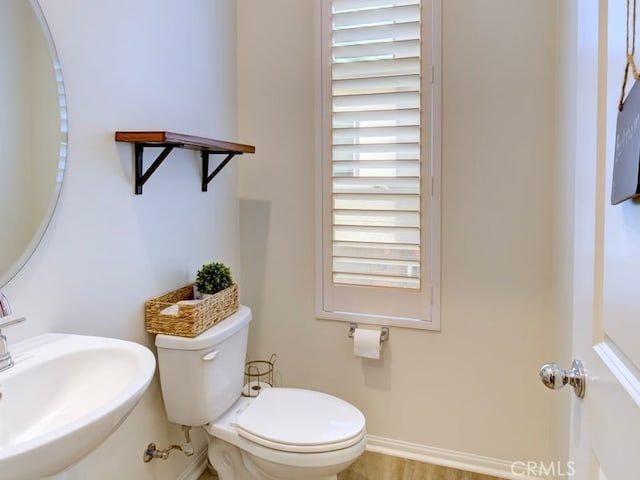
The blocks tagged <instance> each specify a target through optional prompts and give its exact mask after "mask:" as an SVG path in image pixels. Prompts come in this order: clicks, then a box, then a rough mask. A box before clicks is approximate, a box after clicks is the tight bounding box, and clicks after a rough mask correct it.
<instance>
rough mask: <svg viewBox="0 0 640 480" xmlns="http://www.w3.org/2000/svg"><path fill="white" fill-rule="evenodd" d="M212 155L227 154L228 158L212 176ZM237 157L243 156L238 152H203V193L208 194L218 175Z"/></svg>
mask: <svg viewBox="0 0 640 480" xmlns="http://www.w3.org/2000/svg"><path fill="white" fill-rule="evenodd" d="M211 154H223V155H224V154H226V155H227V156H226V158H225V159H224V160H223V161H222V162H220V165H218V166H217V167H216V168H215V169H214V170H213V172H211V174H209V155H211ZM236 155H242V153H237V152H210V151H209V150H202V191H203V192H206V191H207V187H208V185H209V182H211V180H213V179H214V177H215V176H216V175H218V173H220V171H221V170H222V169H223V168H224V167H225V166H226V165H227V163H229V162H230V161H231V159H232V158H233V157H235V156H236Z"/></svg>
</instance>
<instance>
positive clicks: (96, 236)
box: [3, 0, 249, 480]
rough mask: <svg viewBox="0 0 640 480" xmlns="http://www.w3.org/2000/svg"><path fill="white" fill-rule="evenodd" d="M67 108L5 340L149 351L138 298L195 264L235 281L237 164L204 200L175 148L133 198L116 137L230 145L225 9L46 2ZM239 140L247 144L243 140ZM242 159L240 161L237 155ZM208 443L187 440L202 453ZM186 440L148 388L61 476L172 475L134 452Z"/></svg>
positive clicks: (183, 279) (12, 291)
mask: <svg viewBox="0 0 640 480" xmlns="http://www.w3.org/2000/svg"><path fill="white" fill-rule="evenodd" d="M41 5H42V8H43V11H44V14H45V17H46V19H47V21H48V22H49V25H50V27H51V31H52V35H53V37H54V39H55V41H56V45H57V49H58V53H59V56H60V60H61V64H62V69H63V74H64V80H65V86H66V91H67V100H68V114H69V155H68V170H67V173H66V179H65V183H64V186H63V191H62V198H61V202H60V204H59V207H58V209H57V211H56V213H55V216H54V219H53V223H52V225H51V227H50V229H49V231H48V232H47V234H46V236H45V238H44V241H43V243H42V244H41V245H40V247H39V249H38V250H37V252H36V254H35V255H34V256H33V257H32V259H31V260H30V262H29V263H28V265H27V266H26V267H25V268H24V269H23V270H22V271H21V272H20V273H19V274H18V276H16V277H15V278H14V279H13V280H12V281H11V282H10V283H9V284H8V285H7V286H6V287H4V288H3V290H4V291H5V293H6V294H7V296H8V297H9V299H10V301H11V303H12V306H13V309H14V311H15V312H16V313H25V314H26V315H27V318H28V321H27V322H26V323H24V324H21V325H17V326H14V327H10V328H8V329H6V330H5V332H4V333H5V334H7V335H8V337H9V341H10V343H11V342H15V341H17V340H19V339H22V338H25V337H28V336H31V335H34V334H38V333H41V332H47V331H62V332H72V333H82V334H95V335H104V336H109V337H118V338H124V339H128V340H133V341H137V342H140V343H143V344H145V345H148V346H150V347H151V346H152V345H153V337H152V336H151V335H149V334H147V333H146V332H145V329H144V302H145V300H147V299H149V298H151V297H153V296H156V295H158V294H160V293H163V292H165V291H167V290H171V289H173V288H176V287H178V286H181V285H183V284H185V283H187V282H188V280H189V279H190V276H191V275H192V274H193V273H194V271H195V269H197V268H198V267H199V266H200V265H201V264H202V263H204V262H208V261H212V260H221V261H224V262H226V263H228V264H229V265H230V266H231V267H232V269H233V270H234V271H235V272H237V273H238V276H239V270H240V261H239V248H238V245H239V242H238V234H239V223H238V211H239V206H238V200H237V192H236V168H237V167H236V166H235V162H236V161H235V160H234V162H233V163H234V165H233V166H229V167H227V168H226V169H225V170H224V171H223V172H222V173H221V174H220V175H219V176H218V177H217V178H216V179H215V181H214V183H212V184H211V185H210V188H209V190H210V191H209V192H208V193H202V192H200V167H199V157H198V155H197V154H196V153H194V152H192V151H183V150H180V151H176V152H174V153H172V155H171V156H170V157H169V158H168V159H167V160H166V161H165V163H164V164H163V165H161V167H160V168H159V169H158V171H157V172H156V173H155V175H154V176H153V177H152V178H151V179H150V180H149V182H148V183H147V184H146V185H145V187H144V194H143V195H142V196H135V195H134V194H133V183H132V163H133V160H132V147H131V146H130V145H129V144H116V143H115V142H114V138H113V136H114V131H116V130H173V131H178V132H183V133H188V134H194V135H203V136H209V137H213V138H220V139H229V140H239V139H237V138H236V130H237V128H236V126H237V107H236V99H237V92H236V32H235V25H236V6H235V2H234V1H233V0H216V1H215V2H211V1H209V0H183V1H181V2H175V1H173V0H136V1H133V2H132V1H131V0H112V1H109V2H78V1H75V0H42V1H41ZM247 143H249V142H248V141H247ZM240 161H244V159H243V160H240ZM204 439H205V437H204V435H202V434H201V433H199V434H195V435H194V440H195V441H196V443H197V446H198V448H199V449H200V450H202V448H203V446H204ZM181 440H182V436H181V432H180V430H179V427H177V426H172V425H170V424H169V423H168V422H167V421H166V417H165V413H164V410H163V405H162V400H161V396H160V393H159V384H158V382H157V380H154V382H153V383H152V385H151V387H150V389H149V391H148V393H146V394H145V396H144V397H143V399H142V401H141V403H140V405H139V406H138V407H137V408H136V409H135V410H134V412H133V413H132V415H131V416H130V417H129V418H128V419H127V421H126V422H125V423H124V424H123V425H122V426H121V427H120V429H119V430H118V431H117V432H116V433H115V434H114V435H113V436H112V437H111V438H110V439H109V440H108V441H107V442H106V443H105V444H104V445H103V446H101V447H100V448H99V449H98V450H96V451H95V452H94V453H93V454H92V455H91V456H90V457H88V458H87V459H86V460H84V461H83V462H81V463H80V464H79V465H78V466H77V467H75V468H74V469H73V470H71V471H70V472H69V473H68V474H67V475H66V477H65V478H67V479H86V478H92V479H98V480H99V479H116V478H117V479H123V480H129V479H131V480H133V479H135V480H142V479H163V480H164V479H166V480H170V479H171V480H173V479H175V478H177V477H178V475H179V474H180V473H181V472H183V471H184V469H185V466H186V465H187V464H188V463H189V462H191V461H192V460H193V459H187V458H185V457H183V456H181V455H180V454H175V453H174V454H172V455H171V458H170V459H169V460H168V461H165V462H163V461H160V460H155V461H153V462H151V463H150V464H143V462H142V453H143V450H144V448H145V447H146V445H147V444H148V443H149V442H151V441H154V442H156V443H157V444H158V445H159V446H167V445H168V444H170V443H178V442H180V441H181Z"/></svg>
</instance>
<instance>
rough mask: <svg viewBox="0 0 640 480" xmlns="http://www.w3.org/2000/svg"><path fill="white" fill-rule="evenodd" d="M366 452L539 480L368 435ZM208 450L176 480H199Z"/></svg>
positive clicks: (496, 463)
mask: <svg viewBox="0 0 640 480" xmlns="http://www.w3.org/2000/svg"><path fill="white" fill-rule="evenodd" d="M367 451H369V452H375V453H381V454H383V455H390V456H392V457H399V458H406V459H408V460H416V461H418V462H425V463H431V464H433V465H440V466H443V467H449V468H455V469H458V470H465V471H467V472H473V473H481V474H483V475H491V476H494V477H498V478H503V479H507V480H542V479H541V478H540V477H532V476H530V475H526V474H520V473H517V472H516V474H514V473H513V471H512V470H511V466H512V462H511V461H508V460H501V459H498V458H492V457H484V456H481V455H474V454H472V453H464V452H458V451H455V450H447V449H444V448H438V447H429V446H427V445H421V444H418V443H411V442H404V441H402V440H393V439H390V438H384V437H378V436H375V435H367ZM207 460H208V459H207V449H206V448H205V449H204V450H202V451H201V452H200V453H199V454H198V455H196V457H195V458H194V459H193V461H192V462H191V463H190V464H189V465H188V466H187V468H186V469H185V470H184V471H183V472H182V474H181V475H180V476H179V477H178V478H177V479H176V480H198V478H199V477H200V475H202V474H203V473H204V471H205V470H206V469H207Z"/></svg>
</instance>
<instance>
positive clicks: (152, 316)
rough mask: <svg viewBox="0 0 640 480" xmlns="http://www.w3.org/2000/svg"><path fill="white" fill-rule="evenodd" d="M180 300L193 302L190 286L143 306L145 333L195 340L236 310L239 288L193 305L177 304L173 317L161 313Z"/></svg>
mask: <svg viewBox="0 0 640 480" xmlns="http://www.w3.org/2000/svg"><path fill="white" fill-rule="evenodd" d="M180 300H193V284H189V285H186V286H184V287H182V288H179V289H178V290H173V291H171V292H168V293H165V294H164V295H161V296H159V297H156V298H152V299H151V300H149V301H147V302H146V304H145V321H146V324H147V332H149V333H164V334H167V335H177V336H180V337H195V336H196V335H200V334H201V333H202V332H204V331H205V330H206V329H208V328H210V327H212V326H213V325H215V324H216V323H217V322H219V321H220V320H222V319H224V318H227V317H228V316H229V315H231V314H232V313H234V312H235V311H236V310H238V307H239V305H238V286H237V285H236V284H235V283H234V284H233V285H232V286H230V287H229V288H227V289H225V290H222V291H220V292H218V293H216V294H214V295H211V296H209V297H206V298H204V299H203V300H202V301H200V302H198V303H196V304H193V305H188V304H186V305H179V306H178V313H177V314H176V315H165V314H161V313H160V312H161V311H162V310H164V309H165V308H167V307H171V306H172V305H174V304H175V303H176V302H178V301H180Z"/></svg>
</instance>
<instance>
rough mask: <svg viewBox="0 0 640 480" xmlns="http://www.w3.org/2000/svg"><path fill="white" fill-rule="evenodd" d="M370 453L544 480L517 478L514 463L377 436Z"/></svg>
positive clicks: (370, 439) (511, 478)
mask: <svg viewBox="0 0 640 480" xmlns="http://www.w3.org/2000/svg"><path fill="white" fill-rule="evenodd" d="M367 450H368V451H370V452H375V453H382V454H384V455H391V456H393V457H400V458H406V459H409V460H417V461H419V462H425V463H431V464H433V465H440V466H443V467H449V468H456V469H458V470H465V471H468V472H474V473H481V474H484V475H491V476H494V477H498V478H504V479H508V480H540V479H539V477H531V476H529V475H526V474H519V473H517V472H516V473H515V474H514V472H513V471H512V469H511V468H512V464H513V462H511V461H507V460H501V459H498V458H491V457H483V456H481V455H474V454H471V453H464V452H457V451H454V450H446V449H443V448H437V447H429V446H426V445H420V444H417V443H410V442H404V441H401V440H393V439H390V438H384V437H378V436H375V435H368V436H367Z"/></svg>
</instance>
